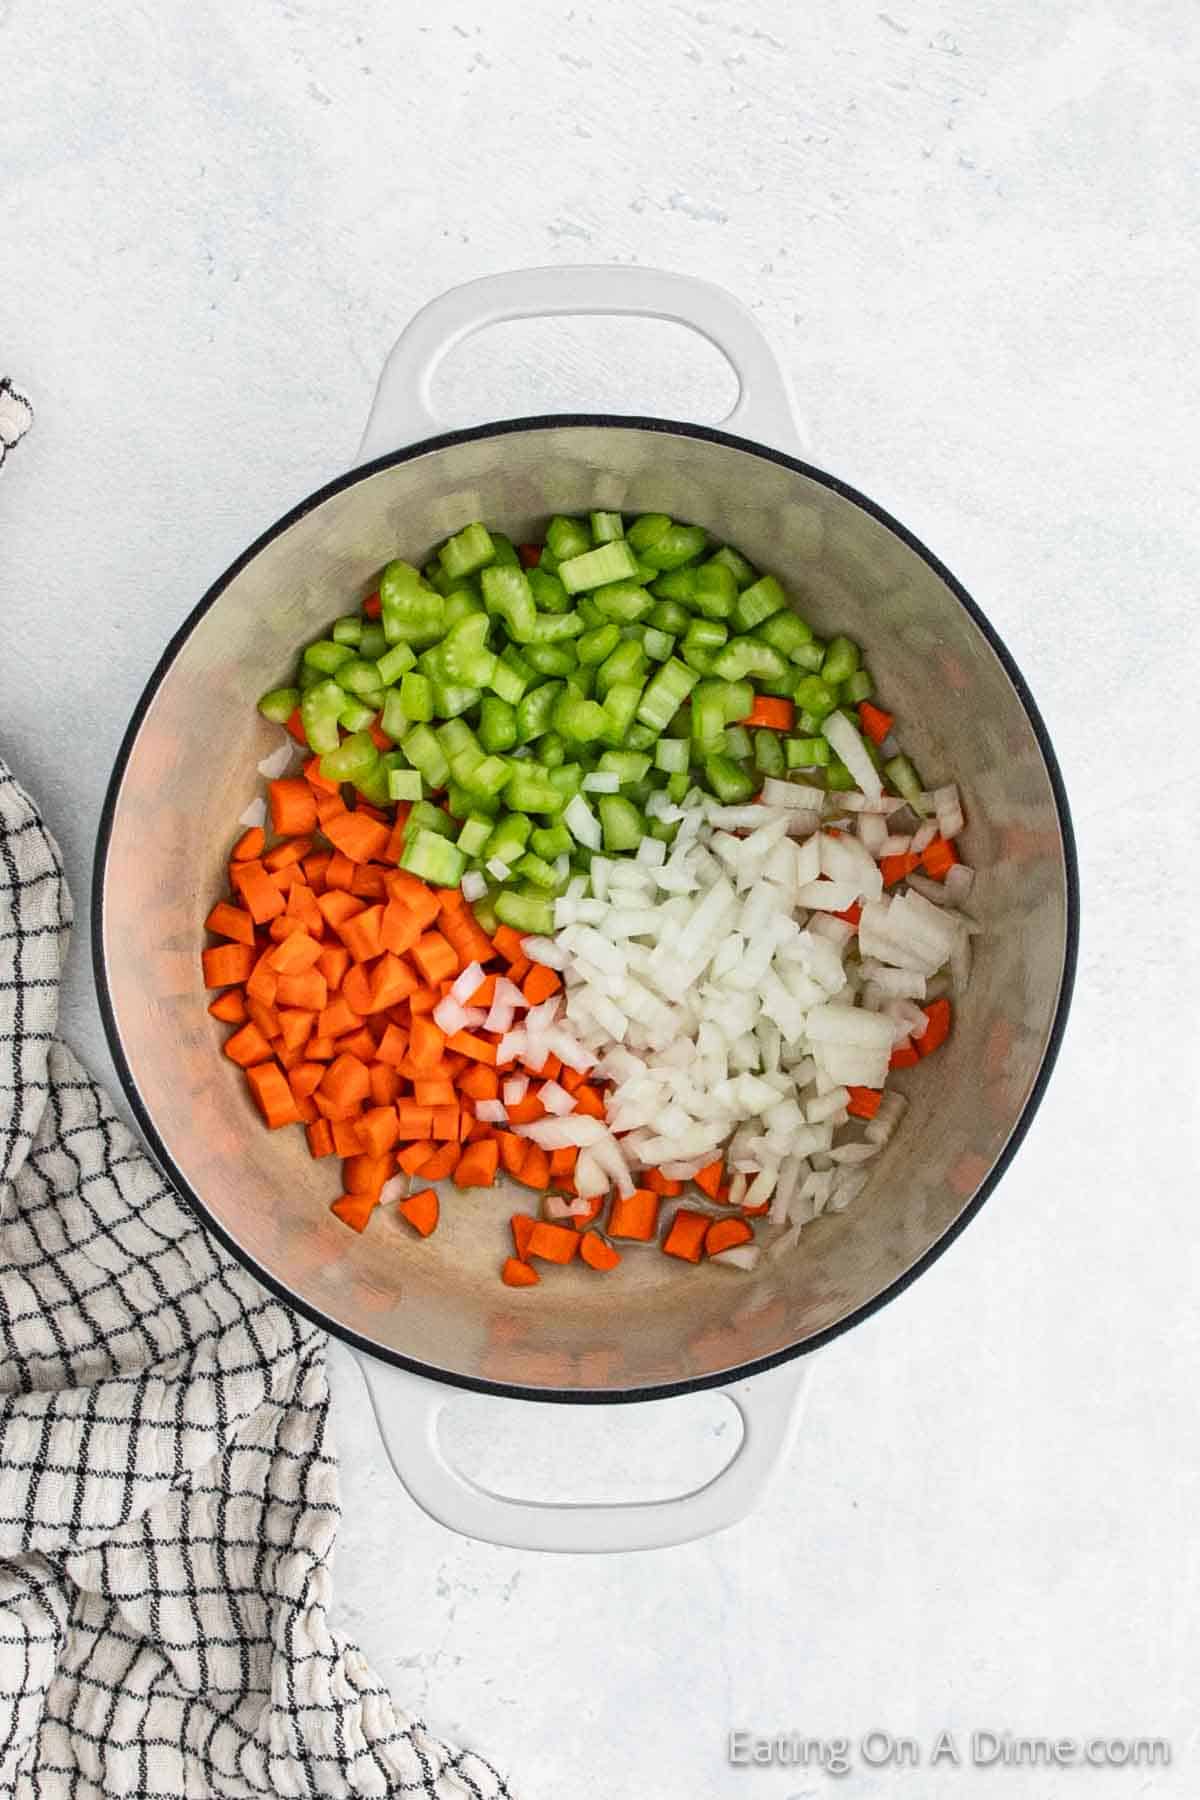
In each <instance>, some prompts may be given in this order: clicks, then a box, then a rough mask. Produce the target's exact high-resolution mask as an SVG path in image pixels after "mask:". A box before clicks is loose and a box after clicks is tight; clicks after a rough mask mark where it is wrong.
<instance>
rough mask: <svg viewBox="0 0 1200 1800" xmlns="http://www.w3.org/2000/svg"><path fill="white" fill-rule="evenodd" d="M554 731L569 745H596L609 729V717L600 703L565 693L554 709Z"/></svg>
mask: <svg viewBox="0 0 1200 1800" xmlns="http://www.w3.org/2000/svg"><path fill="white" fill-rule="evenodd" d="M554 729H555V731H557V732H558V734H559V736H560V737H562V738H563V739H565V741H566V742H567V743H569V744H594V743H596V742H598V740H599V739H600V738H602V737H603V736H604V734H605V732H606V731H607V729H608V715H607V714H606V713H605V711H604V708H603V707H602V706H601V705H600V703H599V701H597V700H582V699H580V698H579V697H578V696H577V695H575V694H572V693H570V692H564V693H563V694H562V695H561V696H560V697H559V699H558V701H557V703H556V705H555V708H554Z"/></svg>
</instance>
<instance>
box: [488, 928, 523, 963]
mask: <svg viewBox="0 0 1200 1800" xmlns="http://www.w3.org/2000/svg"><path fill="white" fill-rule="evenodd" d="M492 942H493V944H495V946H496V948H497V950H498V951H499V952H500V954H501V956H502V957H503V958H504V960H505V962H508V963H513V962H523V961H524V960H525V950H524V944H525V939H524V938H523V937H522V935H521V933H520V932H519V931H514V930H513V928H512V926H511V925H497V927H496V930H495V932H494V934H493V936H492Z"/></svg>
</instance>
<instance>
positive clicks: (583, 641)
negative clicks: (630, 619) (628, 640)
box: [576, 621, 621, 664]
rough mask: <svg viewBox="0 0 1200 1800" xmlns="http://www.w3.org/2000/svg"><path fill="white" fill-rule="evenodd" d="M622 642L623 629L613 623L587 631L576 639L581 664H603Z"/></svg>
mask: <svg viewBox="0 0 1200 1800" xmlns="http://www.w3.org/2000/svg"><path fill="white" fill-rule="evenodd" d="M620 642H621V628H620V626H619V625H614V624H613V623H612V622H611V621H609V622H608V623H606V624H604V625H597V626H596V627H595V628H594V630H592V631H585V632H584V633H583V636H582V637H580V638H577V639H576V650H577V653H578V656H579V660H580V662H581V663H585V664H588V663H602V662H603V661H604V659H605V657H606V656H611V655H612V653H613V651H614V650H615V649H616V647H617V645H618V644H619V643H620Z"/></svg>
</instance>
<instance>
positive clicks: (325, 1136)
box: [304, 1119, 333, 1158]
mask: <svg viewBox="0 0 1200 1800" xmlns="http://www.w3.org/2000/svg"><path fill="white" fill-rule="evenodd" d="M304 1135H305V1136H306V1137H307V1139H308V1154H309V1155H310V1156H313V1157H317V1158H320V1157H322V1156H332V1155H333V1127H332V1126H331V1125H330V1123H329V1121H328V1119H314V1121H313V1123H312V1124H311V1125H306V1126H305V1128H304Z"/></svg>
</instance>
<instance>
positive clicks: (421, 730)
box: [402, 724, 450, 788]
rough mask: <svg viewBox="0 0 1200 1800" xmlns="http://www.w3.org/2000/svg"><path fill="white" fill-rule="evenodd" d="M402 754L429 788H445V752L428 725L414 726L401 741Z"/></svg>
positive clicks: (446, 763) (447, 773)
mask: <svg viewBox="0 0 1200 1800" xmlns="http://www.w3.org/2000/svg"><path fill="white" fill-rule="evenodd" d="M402 744H403V749H404V754H405V756H407V758H408V760H409V762H410V763H411V764H412V766H413V768H414V769H419V770H420V772H421V774H422V776H423V777H424V779H425V780H426V781H427V782H428V783H429V786H430V787H431V788H440V787H445V785H446V782H447V780H448V778H449V775H450V764H449V763H448V762H447V761H446V756H445V752H444V751H443V749H442V747H441V745H440V744H439V743H438V741H437V738H436V737H435V736H434V735H433V732H432V731H431V730H430V729H429V727H428V725H424V724H418V725H414V726H413V728H412V730H411V731H407V732H405V734H404V737H403V739H402Z"/></svg>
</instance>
